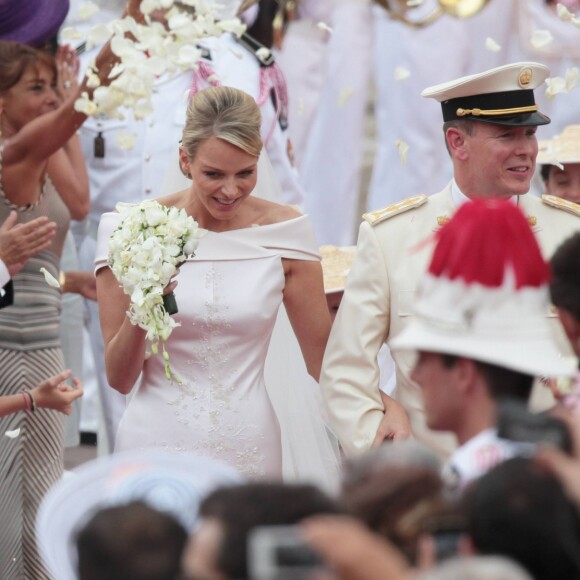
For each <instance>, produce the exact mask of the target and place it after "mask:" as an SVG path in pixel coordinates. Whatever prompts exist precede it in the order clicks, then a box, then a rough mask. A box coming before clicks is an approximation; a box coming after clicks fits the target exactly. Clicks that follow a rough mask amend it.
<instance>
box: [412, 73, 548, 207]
mask: <svg viewBox="0 0 580 580" xmlns="http://www.w3.org/2000/svg"><path fill="white" fill-rule="evenodd" d="M549 72H550V71H549V69H548V67H546V66H544V65H542V64H539V63H535V62H517V63H513V64H507V65H504V66H500V67H497V68H494V69H490V70H487V71H484V72H482V73H479V74H475V75H470V76H466V77H462V78H459V79H456V80H453V81H450V82H447V83H442V84H439V85H435V86H432V87H428V88H427V89H425V90H424V91H423V92H422V93H421V95H422V96H424V97H430V98H434V99H436V100H437V101H439V102H440V103H441V108H442V113H443V121H444V125H443V131H444V133H445V144H446V146H447V149H448V151H449V154H450V155H451V160H452V162H453V172H454V176H455V181H456V183H457V185H458V187H459V189H460V190H461V192H463V193H464V194H465V195H466V196H468V197H470V198H481V197H483V198H489V197H504V198H505V197H510V196H512V195H522V194H525V193H527V192H528V191H529V189H530V181H531V179H532V176H533V174H534V170H535V167H536V155H537V153H538V142H537V139H536V127H537V126H538V125H545V124H547V123H549V122H550V119H549V118H548V117H546V116H545V115H543V114H542V113H540V112H539V111H538V106H537V105H536V102H535V99H534V89H535V88H537V87H539V86H540V85H541V84H542V83H543V82H544V80H545V79H546V77H547V76H548V75H549Z"/></svg>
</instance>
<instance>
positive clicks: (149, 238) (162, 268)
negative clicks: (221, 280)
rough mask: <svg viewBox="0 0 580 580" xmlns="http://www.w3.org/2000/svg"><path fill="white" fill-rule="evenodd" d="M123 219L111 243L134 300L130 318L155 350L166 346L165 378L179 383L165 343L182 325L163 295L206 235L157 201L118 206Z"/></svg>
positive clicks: (114, 265)
mask: <svg viewBox="0 0 580 580" xmlns="http://www.w3.org/2000/svg"><path fill="white" fill-rule="evenodd" d="M117 211H118V212H119V213H120V214H121V216H122V220H121V223H120V225H119V226H118V227H117V229H116V230H115V231H114V232H113V235H112V236H111V238H110V239H109V266H110V268H111V271H112V272H113V274H114V275H115V278H117V280H118V281H119V283H120V284H121V286H122V287H123V291H124V292H125V294H127V295H128V296H130V298H131V305H130V308H129V310H128V312H127V316H128V317H129V320H130V321H131V323H132V324H136V325H138V326H140V327H141V328H142V329H143V330H145V331H147V340H149V341H150V342H151V350H152V352H153V353H154V354H157V352H158V343H159V342H161V343H162V345H163V357H164V359H165V374H166V376H167V378H168V379H171V378H175V379H176V380H178V381H179V378H178V377H175V376H174V375H173V373H172V372H171V368H170V366H169V355H168V353H167V351H166V349H165V342H166V341H167V339H168V338H169V336H170V335H171V332H172V331H173V329H174V328H176V327H177V326H179V323H178V322H176V321H175V320H174V319H173V318H171V316H169V314H168V313H167V312H166V311H165V308H164V307H163V290H164V288H165V287H166V286H167V285H168V284H169V283H170V281H171V279H172V277H173V276H174V275H175V273H176V272H177V268H178V266H179V264H180V263H181V262H184V261H185V260H186V259H187V258H188V256H192V255H194V252H195V250H196V249H197V246H198V244H199V240H200V238H201V237H202V235H203V234H205V230H202V229H201V228H199V226H198V224H197V222H196V221H195V220H194V219H193V218H192V217H190V216H188V215H187V213H186V212H185V210H183V209H177V208H175V207H167V206H164V205H161V204H159V203H158V202H156V201H149V200H147V201H144V202H142V203H140V204H138V205H133V204H122V203H119V204H117Z"/></svg>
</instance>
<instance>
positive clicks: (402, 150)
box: [395, 139, 409, 165]
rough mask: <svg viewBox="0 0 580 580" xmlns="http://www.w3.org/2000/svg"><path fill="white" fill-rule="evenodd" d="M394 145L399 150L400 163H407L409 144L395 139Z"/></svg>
mask: <svg viewBox="0 0 580 580" xmlns="http://www.w3.org/2000/svg"><path fill="white" fill-rule="evenodd" d="M395 146H396V147H397V149H398V150H399V159H400V161H401V165H407V153H408V152H409V144H408V143H405V141H401V140H400V139H397V140H396V141H395Z"/></svg>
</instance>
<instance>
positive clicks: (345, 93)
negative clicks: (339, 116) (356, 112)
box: [337, 87, 354, 108]
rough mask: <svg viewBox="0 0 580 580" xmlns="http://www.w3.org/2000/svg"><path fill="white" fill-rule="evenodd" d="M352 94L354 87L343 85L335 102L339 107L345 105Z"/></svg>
mask: <svg viewBox="0 0 580 580" xmlns="http://www.w3.org/2000/svg"><path fill="white" fill-rule="evenodd" d="M353 94H354V89H353V88H351V87H343V88H342V89H340V92H339V94H338V102H337V105H338V107H339V108H342V107H344V105H346V103H347V101H348V100H349V99H350V98H351V97H352V95H353Z"/></svg>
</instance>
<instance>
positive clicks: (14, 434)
mask: <svg viewBox="0 0 580 580" xmlns="http://www.w3.org/2000/svg"><path fill="white" fill-rule="evenodd" d="M4 435H6V437H8V438H9V439H16V437H18V435H20V427H19V428H18V429H14V431H6V433H4Z"/></svg>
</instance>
